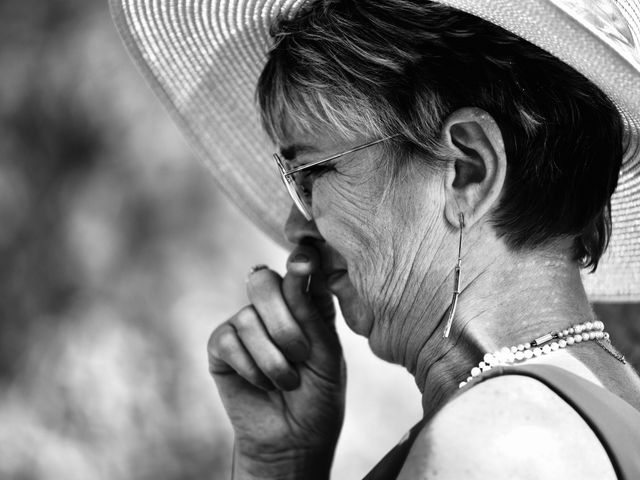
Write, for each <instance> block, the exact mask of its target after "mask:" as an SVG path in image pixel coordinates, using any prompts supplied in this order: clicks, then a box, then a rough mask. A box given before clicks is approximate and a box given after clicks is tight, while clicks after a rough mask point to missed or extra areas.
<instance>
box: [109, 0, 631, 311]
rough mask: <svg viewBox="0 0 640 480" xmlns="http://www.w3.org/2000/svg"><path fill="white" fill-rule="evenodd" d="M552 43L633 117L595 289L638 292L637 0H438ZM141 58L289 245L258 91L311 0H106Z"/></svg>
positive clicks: (220, 169)
mask: <svg viewBox="0 0 640 480" xmlns="http://www.w3.org/2000/svg"><path fill="white" fill-rule="evenodd" d="M438 1H439V3H443V4H446V5H449V6H451V7H455V8H457V9H459V10H462V11H465V12H468V13H471V14H473V15H476V16H478V17H480V18H483V19H485V20H487V21H489V22H492V23H494V24H496V25H499V26H500V27H502V28H504V29H506V30H509V31H511V32H513V33H515V34H516V35H518V36H520V37H522V38H524V39H526V40H528V41H529V42H531V43H533V44H534V45H537V46H538V47H540V48H542V49H544V50H546V51H548V52H550V53H551V54H553V55H555V56H556V57H557V58H559V59H560V60H562V61H564V62H565V63H567V64H568V65H570V66H572V67H573V68H574V69H576V70H577V71H578V72H580V73H582V74H583V75H584V76H585V77H587V78H588V79H590V80H591V81H592V82H594V83H595V84H596V85H597V86H598V87H599V88H600V89H602V90H603V91H604V92H605V93H606V94H607V95H608V96H609V98H610V99H611V100H612V101H613V103H615V105H616V106H617V107H618V110H619V111H620V113H621V115H622V118H623V120H624V123H625V129H626V135H625V142H626V147H627V152H628V153H627V155H626V157H625V159H624V161H623V166H622V170H621V172H620V179H619V183H618V188H617V189H616V192H615V193H614V195H613V197H612V221H613V234H612V237H611V242H610V245H609V249H608V251H607V253H606V254H605V255H604V256H603V258H602V260H601V263H600V265H599V267H598V270H597V272H596V273H595V274H585V275H584V277H583V278H584V281H585V286H586V288H587V292H588V293H589V296H590V299H591V300H594V301H638V300H640V141H639V138H640V137H639V133H640V0H438ZM110 3H111V10H112V14H113V16H114V19H115V23H116V25H117V27H118V29H119V32H120V35H121V36H122V38H123V40H124V43H125V44H126V46H127V47H128V50H129V53H130V54H131V56H132V57H133V59H134V61H135V63H136V64H137V65H138V67H139V69H140V70H141V72H142V73H143V75H144V77H145V78H146V79H147V81H148V82H149V84H150V85H151V87H152V88H153V90H154V91H155V93H156V94H157V95H158V97H159V98H160V100H161V101H162V103H163V104H164V105H165V107H166V108H167V109H168V110H169V112H170V113H171V115H172V117H173V118H174V120H175V121H176V122H177V123H178V125H179V126H180V127H181V129H182V130H183V132H184V133H185V134H186V136H187V137H188V140H189V143H190V144H191V145H192V147H193V148H194V149H195V152H196V154H197V156H198V157H199V158H200V159H201V160H202V161H203V162H204V164H205V165H206V166H207V167H208V168H209V169H210V170H211V172H212V173H213V176H214V178H215V180H216V182H217V184H218V186H219V188H220V189H222V191H224V193H225V194H226V195H227V196H228V197H229V198H230V199H231V200H232V201H233V202H234V203H235V204H236V205H237V206H238V207H239V208H240V210H241V211H242V212H244V213H245V214H246V215H247V216H248V217H249V218H250V219H251V220H252V221H253V222H254V223H255V224H256V225H257V226H258V227H260V228H261V229H262V230H263V231H264V232H266V233H267V234H268V235H269V236H270V237H271V238H272V239H274V240H275V241H276V242H278V243H280V244H281V245H283V246H286V240H285V238H284V234H283V226H284V222H285V219H286V217H287V215H288V212H289V209H290V207H291V200H290V198H289V196H288V194H287V192H286V190H285V188H283V185H282V182H281V180H280V178H279V175H278V171H277V169H276V166H275V164H274V162H273V160H272V157H271V153H272V152H273V150H274V148H275V146H274V145H273V144H272V143H271V142H270V141H269V139H268V138H267V137H266V135H265V134H264V133H263V131H262V129H261V125H260V120H259V115H258V112H257V108H256V105H255V101H254V93H255V87H256V84H257V80H258V76H259V75H260V72H261V71H262V68H263V66H264V64H265V62H266V59H267V56H266V54H267V52H268V50H269V48H270V46H271V38H270V36H269V29H270V26H271V25H272V23H273V22H274V20H275V19H276V17H278V16H280V15H284V16H290V15H294V14H295V12H296V11H298V10H299V9H300V7H301V6H303V5H304V4H305V3H307V1H305V0H110Z"/></svg>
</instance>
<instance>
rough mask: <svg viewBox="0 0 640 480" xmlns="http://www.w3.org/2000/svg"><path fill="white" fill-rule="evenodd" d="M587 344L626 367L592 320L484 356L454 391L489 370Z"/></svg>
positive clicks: (602, 324) (601, 327) (600, 326)
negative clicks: (606, 353) (597, 348)
mask: <svg viewBox="0 0 640 480" xmlns="http://www.w3.org/2000/svg"><path fill="white" fill-rule="evenodd" d="M591 340H593V341H595V342H596V343H597V344H598V345H600V347H602V348H603V349H604V350H605V351H607V352H608V353H609V354H610V355H612V356H613V357H615V358H616V359H617V360H618V361H620V362H622V363H627V362H626V360H625V358H624V356H623V355H621V354H620V353H619V352H617V351H616V350H615V349H614V348H613V347H612V346H611V345H610V344H608V342H609V334H608V333H607V332H605V331H604V323H602V322H601V321H600V320H596V321H594V322H584V323H578V324H575V325H573V326H572V327H569V328H565V329H564V330H561V331H557V332H549V333H547V334H545V335H543V336H541V337H538V338H536V339H535V340H532V341H531V342H527V343H521V344H519V345H514V346H513V347H504V348H501V349H500V350H498V351H496V352H493V353H490V352H487V353H485V355H484V357H483V359H482V362H480V363H479V364H478V366H477V367H473V368H472V369H471V375H470V376H469V377H467V379H466V380H465V381H464V382H460V385H458V388H462V387H464V386H465V385H466V384H467V383H469V382H470V381H472V380H473V379H474V378H475V377H477V376H478V375H480V374H481V373H484V372H487V371H489V370H491V368H492V367H495V366H498V365H511V364H513V363H519V362H524V361H526V360H529V359H531V358H534V357H540V356H542V355H548V354H549V353H551V352H555V351H557V350H560V349H562V348H567V347H568V346H570V345H574V344H576V343H582V342H588V341H591ZM549 342H551V343H549ZM605 342H607V343H605Z"/></svg>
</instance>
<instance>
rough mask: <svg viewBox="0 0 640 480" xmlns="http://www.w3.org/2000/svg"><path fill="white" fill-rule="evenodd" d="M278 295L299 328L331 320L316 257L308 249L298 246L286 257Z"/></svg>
mask: <svg viewBox="0 0 640 480" xmlns="http://www.w3.org/2000/svg"><path fill="white" fill-rule="evenodd" d="M282 294H283V296H284V299H285V302H286V303H287V305H288V307H289V310H290V311H291V313H292V315H293V316H294V317H295V318H296V319H298V321H299V322H300V323H301V324H302V325H303V327H304V326H305V325H310V324H313V323H314V322H318V321H321V320H332V319H333V318H334V317H335V309H334V306H333V297H332V295H331V293H329V292H328V291H327V290H326V287H325V286H324V277H323V274H322V272H321V271H320V257H319V255H318V252H317V250H316V249H315V248H313V247H312V246H310V245H298V246H296V248H295V249H294V250H293V252H291V255H289V258H288V260H287V274H286V275H285V277H284V279H283V281H282ZM303 329H304V328H303Z"/></svg>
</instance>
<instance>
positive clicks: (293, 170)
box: [283, 133, 400, 175]
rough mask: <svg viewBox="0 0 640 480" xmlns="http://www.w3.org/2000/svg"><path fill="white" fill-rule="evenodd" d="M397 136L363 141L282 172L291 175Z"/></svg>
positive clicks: (397, 134)
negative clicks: (329, 155) (334, 153)
mask: <svg viewBox="0 0 640 480" xmlns="http://www.w3.org/2000/svg"><path fill="white" fill-rule="evenodd" d="M398 136H400V134H399V133H396V134H394V135H389V136H388V137H384V138H380V139H378V140H374V141H373V142H369V143H365V144H364V145H360V146H357V147H355V148H352V149H351V150H347V151H346V152H342V153H339V154H337V155H333V156H331V157H329V158H323V159H322V160H318V161H316V162H311V163H305V164H304V165H300V166H299V167H295V168H292V169H291V170H284V172H283V174H284V175H292V174H294V173H297V172H299V171H301V170H305V169H307V168H311V167H315V166H316V165H320V164H321V163H325V162H330V161H331V160H335V159H336V158H339V157H342V156H343V155H348V154H350V153H353V152H357V151H358V150H362V149H364V148H367V147H372V146H373V145H377V144H378V143H382V142H385V141H387V140H390V139H392V138H395V137H398Z"/></svg>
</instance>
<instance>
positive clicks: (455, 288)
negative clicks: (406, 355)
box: [442, 212, 464, 338]
mask: <svg viewBox="0 0 640 480" xmlns="http://www.w3.org/2000/svg"><path fill="white" fill-rule="evenodd" d="M458 220H459V222H460V239H459V240H458V263H456V273H455V280H454V282H453V299H452V300H451V306H450V307H449V317H448V318H447V323H446V325H445V327H444V335H443V337H442V338H448V337H449V332H451V324H452V323H453V316H454V315H455V314H456V307H457V306H458V297H459V296H460V267H461V266H462V258H461V256H462V230H463V229H464V214H463V213H462V212H460V213H459V214H458Z"/></svg>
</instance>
